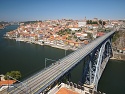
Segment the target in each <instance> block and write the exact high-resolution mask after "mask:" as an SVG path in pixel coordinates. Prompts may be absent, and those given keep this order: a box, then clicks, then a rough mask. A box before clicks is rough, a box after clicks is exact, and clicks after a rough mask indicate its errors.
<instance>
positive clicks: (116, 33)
mask: <svg viewBox="0 0 125 94" xmlns="http://www.w3.org/2000/svg"><path fill="white" fill-rule="evenodd" d="M119 37H120V35H119V32H115V34H114V35H113V39H112V42H115V41H116V40H117V39H118V38H119Z"/></svg>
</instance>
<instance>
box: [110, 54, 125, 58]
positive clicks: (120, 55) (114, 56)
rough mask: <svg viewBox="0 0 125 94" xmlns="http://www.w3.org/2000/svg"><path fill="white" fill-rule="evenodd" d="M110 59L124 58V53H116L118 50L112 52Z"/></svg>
mask: <svg viewBox="0 0 125 94" xmlns="http://www.w3.org/2000/svg"><path fill="white" fill-rule="evenodd" d="M110 59H115V60H125V54H123V53H118V52H113V57H112V58H110Z"/></svg>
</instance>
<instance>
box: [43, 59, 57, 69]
mask: <svg viewBox="0 0 125 94" xmlns="http://www.w3.org/2000/svg"><path fill="white" fill-rule="evenodd" d="M47 60H50V61H57V60H53V59H49V58H45V68H46V63H47Z"/></svg>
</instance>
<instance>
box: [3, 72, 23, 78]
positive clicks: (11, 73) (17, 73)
mask: <svg viewBox="0 0 125 94" xmlns="http://www.w3.org/2000/svg"><path fill="white" fill-rule="evenodd" d="M7 76H11V77H12V78H14V79H20V78H21V73H20V71H11V72H7V73H6V74H5V79H7V78H8V77H7Z"/></svg>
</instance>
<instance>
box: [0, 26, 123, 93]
mask: <svg viewBox="0 0 125 94" xmlns="http://www.w3.org/2000/svg"><path fill="white" fill-rule="evenodd" d="M17 27H18V26H17V25H13V26H7V27H6V28H5V29H3V30H0V74H5V73H6V72H8V71H12V70H19V71H20V72H21V74H22V80H23V79H26V78H27V77H29V76H31V75H32V74H34V73H36V72H37V71H39V70H42V69H43V68H44V67H45V63H44V62H45V58H50V59H53V60H59V59H60V58H63V57H64V56H65V51H64V50H61V49H57V48H52V47H49V46H40V45H35V44H30V43H24V42H17V41H15V40H10V39H5V38H3V35H4V34H5V33H6V32H9V31H10V30H13V29H16V28H17ZM71 52H72V51H67V52H66V54H67V55H68V54H70V53H71ZM49 64H51V61H47V66H49ZM81 69H82V63H81V64H79V65H78V66H77V67H76V68H75V69H74V70H73V71H72V80H73V81H74V82H77V81H78V80H80V79H79V78H78V76H79V74H81V73H82V70H81ZM98 90H99V91H101V92H105V93H106V94H125V61H117V60H110V61H109V62H108V64H107V66H106V68H105V70H104V72H103V74H102V77H101V79H100V81H99V85H98Z"/></svg>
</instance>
